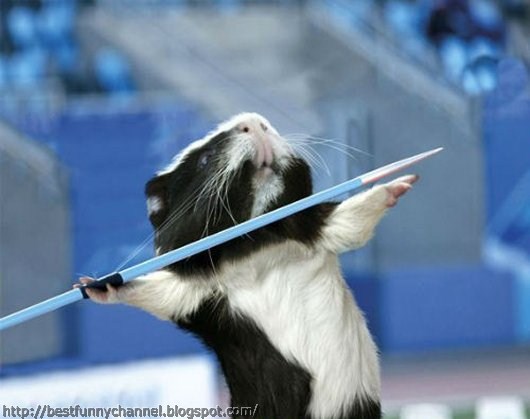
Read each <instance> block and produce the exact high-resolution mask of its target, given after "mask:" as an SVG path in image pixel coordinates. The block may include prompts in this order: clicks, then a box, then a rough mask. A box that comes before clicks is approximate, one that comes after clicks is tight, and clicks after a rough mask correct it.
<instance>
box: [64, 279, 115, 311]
mask: <svg viewBox="0 0 530 419" xmlns="http://www.w3.org/2000/svg"><path fill="white" fill-rule="evenodd" d="M93 281H95V279H94V278H89V277H87V276H84V277H82V278H79V282H80V284H75V285H74V288H79V287H81V285H85V284H90V283H91V282H93ZM86 293H87V294H88V296H89V297H90V299H91V300H92V301H94V302H96V303H100V304H113V303H117V302H119V298H118V290H117V289H116V288H115V287H113V286H112V285H109V284H107V291H101V290H98V289H95V288H86Z"/></svg>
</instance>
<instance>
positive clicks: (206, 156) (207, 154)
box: [197, 150, 213, 169]
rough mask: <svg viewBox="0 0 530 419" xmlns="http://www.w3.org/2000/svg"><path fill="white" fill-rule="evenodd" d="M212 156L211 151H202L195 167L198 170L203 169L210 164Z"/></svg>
mask: <svg viewBox="0 0 530 419" xmlns="http://www.w3.org/2000/svg"><path fill="white" fill-rule="evenodd" d="M212 156H213V151H212V150H206V151H204V152H203V153H202V154H201V155H200V156H199V159H198V160H197V166H198V167H199V169H204V168H205V167H206V166H207V165H208V163H209V162H210V159H211V157H212Z"/></svg>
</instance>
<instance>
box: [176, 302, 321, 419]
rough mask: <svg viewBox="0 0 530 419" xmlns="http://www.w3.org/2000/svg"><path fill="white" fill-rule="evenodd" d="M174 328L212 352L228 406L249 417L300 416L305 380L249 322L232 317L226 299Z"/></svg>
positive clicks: (307, 380)
mask: <svg viewBox="0 0 530 419" xmlns="http://www.w3.org/2000/svg"><path fill="white" fill-rule="evenodd" d="M178 324H179V325H180V326H181V327H183V328H184V329H187V330H189V331H191V332H193V333H194V334H196V335H197V336H199V337H200V338H201V339H202V340H203V341H204V342H205V343H206V345H208V346H209V347H210V348H211V349H213V350H214V351H215V353H216V354H217V357H218V359H219V363H220V364H221V368H222V370H223V372H224V375H225V377H226V382H227V384H228V386H229V389H230V393H231V395H232V401H231V405H232V406H255V405H256V404H258V409H257V412H256V415H255V416H254V418H255V419H271V418H275V419H282V418H285V419H292V418H304V417H305V415H306V409H307V405H308V403H309V400H310V396H311V387H310V384H311V376H310V374H309V373H308V372H307V371H305V370H304V369H303V368H301V367H299V366H297V365H294V364H292V363H290V362H288V361H286V360H285V358H284V357H283V356H282V355H281V354H280V353H279V352H278V350H277V349H276V348H275V347H274V346H273V345H272V343H270V341H269V339H268V338H267V337H266V336H265V334H264V333H263V332H262V331H261V330H260V329H259V328H258V327H256V325H254V324H253V323H252V322H251V321H250V320H246V319H244V318H243V317H237V318H235V317H234V316H233V314H232V313H230V309H229V307H228V301H227V300H226V297H221V298H219V299H216V298H211V299H209V300H207V301H205V302H204V303H203V304H202V305H201V306H200V308H199V309H198V310H197V311H196V312H195V313H194V314H193V315H192V316H190V317H189V319H188V320H187V321H185V322H183V321H180V322H178Z"/></svg>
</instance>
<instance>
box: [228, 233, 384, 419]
mask: <svg viewBox="0 0 530 419" xmlns="http://www.w3.org/2000/svg"><path fill="white" fill-rule="evenodd" d="M223 277H225V278H227V279H228V278H229V280H226V281H222V283H223V284H224V285H225V289H224V292H226V294H227V296H228V299H229V301H230V305H231V308H232V309H233V310H234V313H235V314H236V315H237V313H241V314H244V315H245V316H246V317H248V318H251V319H252V320H253V321H254V322H255V323H256V324H257V325H259V327H261V328H262V330H263V331H264V332H265V334H266V335H267V336H268V338H269V339H270V341H271V342H272V343H273V345H274V346H276V347H277V348H278V350H279V351H280V352H281V353H282V355H283V356H284V357H285V358H286V359H288V360H289V361H292V362H296V363H298V364H299V365H301V366H302V367H303V368H305V369H306V370H307V371H309V372H310V373H311V375H312V377H313V382H312V399H311V403H310V407H309V410H310V413H311V414H312V415H313V416H315V417H332V416H333V414H337V412H341V411H342V410H343V409H347V408H348V407H350V406H351V404H353V403H354V401H356V400H357V401H359V400H363V399H365V398H366V397H368V395H370V397H371V398H377V399H378V398H379V393H380V382H379V366H378V360H377V350H376V348H375V345H374V343H373V341H372V338H371V336H370V334H369V332H368V330H367V328H366V323H365V320H364V318H363V315H362V313H361V312H360V311H359V309H358V307H357V305H356V304H355V301H354V300H353V297H352V295H351V293H350V291H349V289H348V288H347V286H346V284H345V282H344V280H343V278H342V275H341V272H340V268H339V265H338V261H337V257H336V255H334V254H332V253H329V252H326V251H323V250H322V251H315V250H309V249H306V248H303V247H302V246H301V245H298V244H296V243H284V244H281V245H276V246H273V247H270V248H267V249H266V250H263V251H261V252H259V253H257V254H254V255H253V256H252V257H251V258H249V259H248V260H246V261H239V262H238V263H237V264H236V265H233V266H230V267H227V269H226V270H225V271H224V272H223Z"/></svg>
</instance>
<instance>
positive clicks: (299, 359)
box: [81, 113, 417, 419]
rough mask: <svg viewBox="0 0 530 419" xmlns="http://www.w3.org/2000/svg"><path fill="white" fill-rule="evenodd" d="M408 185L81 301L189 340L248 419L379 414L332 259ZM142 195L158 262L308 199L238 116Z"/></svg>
mask: <svg viewBox="0 0 530 419" xmlns="http://www.w3.org/2000/svg"><path fill="white" fill-rule="evenodd" d="M416 180H417V176H414V175H408V176H403V177H401V178H399V179H397V180H395V181H392V182H390V183H387V184H385V185H377V186H374V187H373V188H371V189H369V190H367V191H365V192H363V193H360V194H357V195H354V196H353V197H351V198H349V199H346V200H345V201H343V202H341V203H335V202H329V203H324V204H320V205H317V206H314V207H311V208H309V209H307V210H304V211H302V212H300V213H297V214H295V215H292V216H289V217H287V218H285V219H283V220H281V221H278V222H275V223H273V224H271V225H268V226H266V227H263V228H261V229H259V230H256V231H254V232H252V233H250V234H246V235H244V236H241V237H239V238H237V239H234V240H232V241H230V242H228V243H226V244H223V245H220V246H217V247H214V248H212V249H210V250H208V251H205V252H203V253H200V254H197V255H196V256H192V257H190V258H189V259H187V260H183V261H181V262H177V263H174V264H172V265H170V266H168V267H167V268H165V269H164V270H160V271H157V272H154V273H152V274H149V275H146V276H145V277H140V278H137V279H136V280H134V281H132V282H128V283H126V284H124V285H122V286H120V287H113V286H110V285H107V290H106V291H101V290H96V289H87V290H86V291H87V294H88V295H89V297H90V298H91V299H92V300H93V301H95V302H98V303H105V304H109V303H125V304H129V305H132V306H135V307H138V308H140V309H143V310H146V311H147V312H149V313H152V314H153V315H155V316H157V317H159V318H160V319H162V320H166V321H171V322H174V323H176V324H177V325H178V326H179V327H181V328H183V329H185V330H188V331H190V332H192V333H193V334H195V335H196V336H197V337H198V338H199V339H201V340H202V341H203V342H204V343H205V344H206V345H207V346H208V347H209V348H211V349H212V350H213V351H214V352H215V354H216V355H217V358H218V360H219V364H220V366H221V368H222V371H223V373H224V375H225V378H226V382H227V385H228V387H229V390H230V394H231V404H232V406H255V405H256V404H257V405H258V408H257V411H256V412H255V416H254V418H263V419H300V418H306V419H332V418H333V419H376V418H381V417H382V416H381V415H382V414H381V405H380V372H379V361H378V353H377V348H376V346H375V344H374V342H373V340H372V337H371V335H370V333H369V331H368V328H367V325H366V322H365V319H364V317H363V314H362V313H361V311H360V310H359V308H358V306H357V304H356V302H355V300H354V298H353V296H352V294H351V292H350V290H349V288H348V286H347V285H346V282H345V280H344V278H343V276H342V273H341V269H340V266H339V261H338V257H337V255H339V254H340V253H342V252H345V251H348V250H351V249H356V248H359V247H361V246H363V245H364V244H366V242H367V241H368V240H369V239H370V238H371V237H372V235H373V232H374V229H375V227H376V225H377V224H378V223H379V221H380V220H381V218H382V217H383V215H384V214H385V212H386V211H387V209H388V208H390V207H392V206H393V205H395V204H396V202H397V200H398V198H399V197H400V196H401V195H403V194H404V193H405V192H407V191H408V190H409V189H410V188H411V186H412V184H413V183H414V182H415V181H416ZM145 192H146V195H147V207H148V214H149V219H150V221H151V223H152V225H153V228H154V230H155V248H156V252H157V254H162V253H165V252H167V251H170V250H172V249H175V248H178V247H181V246H183V245H185V244H187V243H190V242H193V241H195V240H198V239H200V238H202V237H204V236H207V235H210V234H213V233H216V232H218V231H221V230H223V229H226V228H228V227H230V226H233V225H234V224H238V223H241V222H243V221H245V220H248V219H250V218H252V217H255V216H257V215H260V214H263V213H265V212H268V211H271V210H273V209H275V208H278V207H281V206H283V205H286V204H288V203H291V202H293V201H296V200H298V199H301V198H304V197H306V196H308V195H310V194H311V193H312V181H311V170H310V167H309V165H308V163H307V162H306V161H305V160H304V159H303V158H301V157H300V156H299V155H297V154H296V152H295V151H294V149H293V147H292V146H291V145H290V144H289V142H288V141H286V140H285V139H283V138H282V137H281V136H280V134H279V133H278V132H277V131H276V129H274V127H273V126H272V125H271V124H270V123H269V121H267V120H266V119H265V118H264V117H262V116H261V115H258V114H255V113H244V114H240V115H237V116H235V117H233V118H232V119H230V120H228V121H226V122H224V123H222V124H221V125H219V126H218V127H217V129H215V130H214V131H213V132H211V133H210V134H209V135H207V136H206V137H205V138H203V139H201V140H198V141H196V142H194V143H192V144H190V145H189V146H188V147H187V148H185V149H184V150H183V151H182V152H181V153H180V154H178V155H177V156H176V157H175V158H174V160H173V162H172V163H171V164H170V165H169V166H168V167H167V168H166V169H165V170H162V171H161V172H159V173H158V174H157V175H156V176H155V177H153V178H152V179H151V180H150V181H149V182H148V183H147V185H146V188H145ZM90 281H91V279H89V278H81V283H83V284H86V283H89V282H90ZM197 391H200V389H197Z"/></svg>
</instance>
